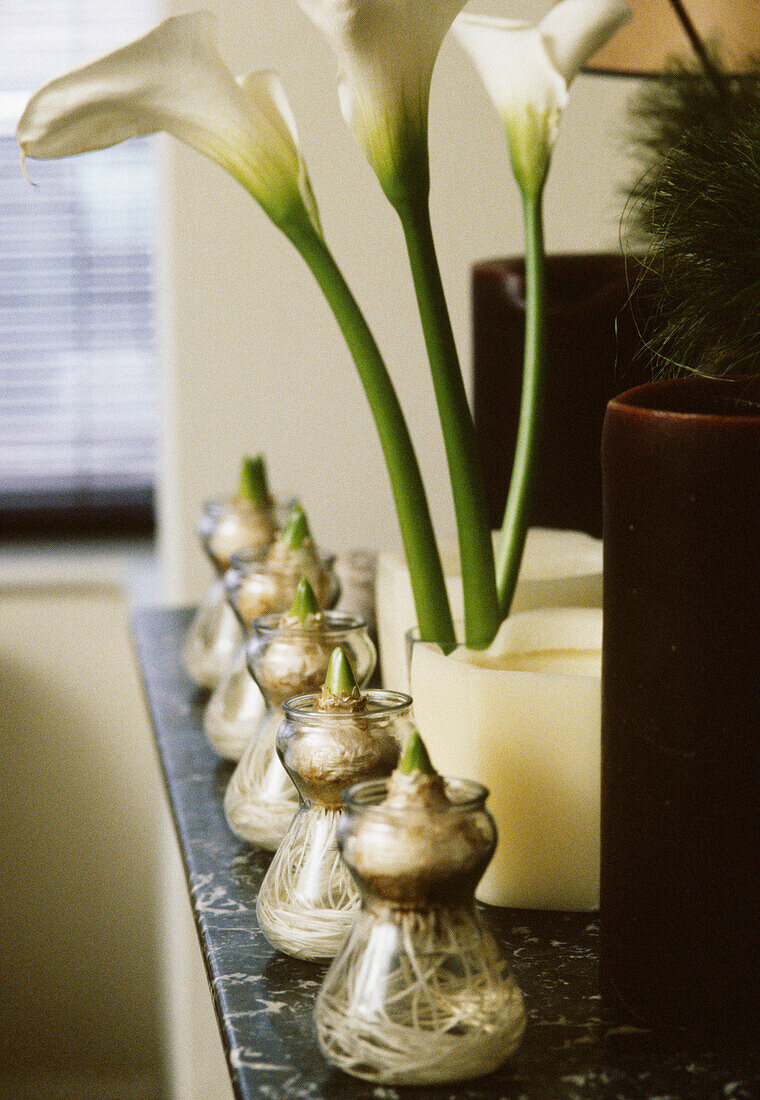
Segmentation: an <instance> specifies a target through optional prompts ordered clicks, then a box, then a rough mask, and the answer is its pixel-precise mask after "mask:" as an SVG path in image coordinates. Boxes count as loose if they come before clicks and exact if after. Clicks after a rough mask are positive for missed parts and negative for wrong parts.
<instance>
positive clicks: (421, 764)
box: [398, 730, 438, 775]
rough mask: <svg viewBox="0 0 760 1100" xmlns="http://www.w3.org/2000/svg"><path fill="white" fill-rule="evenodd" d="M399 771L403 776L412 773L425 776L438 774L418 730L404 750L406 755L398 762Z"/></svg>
mask: <svg viewBox="0 0 760 1100" xmlns="http://www.w3.org/2000/svg"><path fill="white" fill-rule="evenodd" d="M398 770H399V771H400V772H401V774H402V775H411V774H412V772H422V774H423V775H437V774H438V772H437V771H436V770H435V768H434V767H433V765H432V763H431V761H430V757H429V756H428V751H427V749H426V748H425V742H424V741H423V740H422V738H421V737H420V735H419V733H418V731H417V730H415V731H414V733H413V734H412V736H411V738H410V739H409V743H408V744H407V746H406V748H405V749H404V754H403V756H402V757H401V759H400V760H399V762H398Z"/></svg>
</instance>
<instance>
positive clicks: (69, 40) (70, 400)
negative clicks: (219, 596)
mask: <svg viewBox="0 0 760 1100" xmlns="http://www.w3.org/2000/svg"><path fill="white" fill-rule="evenodd" d="M155 21H156V14H155V10H154V3H153V0H150V2H148V0H130V2H129V3H126V2H124V0H111V2H110V3H108V4H103V3H102V0H97V2H96V0H6V2H4V3H3V4H0V41H2V42H3V44H4V50H3V71H2V72H1V73H0V494H2V497H3V500H5V501H6V502H7V501H8V500H16V499H20V498H23V497H24V495H25V494H35V493H50V492H53V493H56V494H59V495H60V494H61V493H63V494H64V495H65V494H66V493H67V492H71V493H73V494H76V495H77V497H78V499H79V498H81V493H82V491H91V492H92V493H93V494H94V495H97V493H98V491H100V490H108V491H110V490H112V489H114V488H119V487H123V488H125V489H134V488H137V489H145V488H148V487H150V485H151V484H152V482H153V478H154V452H155V438H156V432H157V422H156V354H155V339H154V312H153V286H152V270H153V256H152V253H153V239H154V221H155V212H154V167H153V159H152V148H151V143H150V141H149V140H145V139H140V140H137V141H132V142H128V143H126V144H124V145H121V146H116V147H115V148H113V149H109V150H105V151H102V152H98V153H95V154H87V155H86V156H81V157H73V158H68V159H62V160H57V161H50V162H47V161H28V162H27V169H28V172H29V175H30V177H31V179H32V180H33V181H34V184H35V186H33V187H32V186H30V185H29V184H28V183H27V182H26V181H25V180H24V178H23V176H22V174H21V169H20V159H19V150H18V145H17V143H16V140H15V136H14V129H15V123H16V121H17V118H18V111H19V109H20V108H19V104H20V105H21V107H23V103H24V101H25V97H26V96H27V95H28V94H29V93H31V92H32V91H33V90H34V89H35V88H36V87H37V86H39V85H41V84H43V83H44V82H45V81H47V80H49V79H50V78H51V77H53V76H56V75H58V74H59V73H61V72H63V71H65V70H66V69H69V68H72V67H74V66H75V65H78V64H82V63H83V62H85V61H87V60H89V59H90V58H92V57H94V56H96V55H98V54H100V53H103V52H105V51H107V50H110V49H113V48H115V47H117V46H119V45H121V44H123V43H124V42H126V41H128V40H129V39H131V38H135V37H137V36H138V35H140V34H142V33H144V32H145V31H146V30H148V29H149V28H150V26H151V25H152V24H153V23H154V22H155ZM3 500H0V505H2V503H3Z"/></svg>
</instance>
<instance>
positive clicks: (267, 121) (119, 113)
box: [17, 12, 303, 224]
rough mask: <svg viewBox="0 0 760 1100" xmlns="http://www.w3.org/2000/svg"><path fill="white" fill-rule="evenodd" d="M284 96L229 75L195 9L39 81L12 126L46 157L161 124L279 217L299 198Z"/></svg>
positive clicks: (29, 151)
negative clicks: (94, 58)
mask: <svg viewBox="0 0 760 1100" xmlns="http://www.w3.org/2000/svg"><path fill="white" fill-rule="evenodd" d="M283 102H284V94H283V92H282V89H281V88H280V86H279V83H278V82H276V81H275V80H274V78H273V76H272V75H271V74H266V75H265V76H264V77H262V79H261V80H258V79H257V78H246V79H245V80H243V81H241V82H240V83H239V82H238V81H236V79H235V77H234V76H233V75H232V73H231V72H230V71H229V69H228V68H227V66H226V65H225V64H224V62H223V61H222V59H221V57H220V56H219V53H218V51H217V48H216V20H215V19H214V17H213V16H212V15H210V14H209V13H207V12H194V13H192V14H190V15H183V16H177V17H175V18H173V19H167V20H165V21H164V22H163V23H161V24H159V26H158V27H156V28H154V30H152V31H151V32H150V33H148V34H147V35H145V36H144V37H143V38H140V39H138V40H137V41H135V42H131V43H129V44H128V45H126V46H124V47H122V48H121V49H119V50H116V51H115V52H114V53H111V54H108V55H107V56H105V57H102V58H100V59H99V60H97V61H94V62H92V63H91V64H89V65H85V66H84V67H83V68H81V69H76V70H74V71H73V72H71V73H68V74H66V75H65V76H62V77H59V78H58V79H56V80H53V81H51V82H50V83H49V84H47V85H45V87H43V88H41V89H40V90H39V91H38V92H37V93H36V94H35V95H34V96H32V98H31V99H30V101H29V103H28V104H27V107H26V110H25V111H24V114H23V115H22V117H21V120H20V122H19V124H18V131H17V133H18V140H19V144H20V145H21V149H22V152H23V153H24V155H29V156H32V157H39V158H50V157H64V156H71V155H73V154H76V153H83V152H87V151H89V150H92V149H103V148H105V147H107V146H110V145H115V144H117V143H118V142H121V141H126V140H128V139H129V138H132V137H136V136H138V135H142V134H151V133H156V132H157V131H159V130H164V131H166V132H167V133H169V134H172V135H173V136H174V137H176V138H178V139H179V140H180V141H184V142H186V143H187V144H188V145H191V146H193V148H195V149H197V150H199V151H200V152H202V153H204V154H205V155H206V156H209V157H211V158H212V159H213V160H215V161H217V163H219V164H221V165H222V167H223V168H225V169H226V170H227V171H228V172H230V173H231V175H233V176H234V177H235V178H236V179H237V180H239V181H240V183H242V184H243V186H244V187H246V188H247V189H248V190H249V191H250V192H251V193H252V194H253V195H254V197H255V198H256V199H257V200H258V201H259V202H260V203H261V205H262V206H263V207H264V209H265V210H266V211H267V213H268V214H269V215H270V217H272V218H273V220H275V221H276V222H278V224H279V223H280V222H281V221H282V219H283V217H287V215H288V211H289V210H291V208H292V207H293V205H294V204H296V205H301V207H302V202H301V193H300V190H299V185H300V181H301V177H302V175H303V166H302V162H301V158H300V155H299V151H298V147H297V144H296V139H295V136H294V132H293V127H292V126H291V120H290V119H289V117H288V116H289V108H287V109H286V110H283V106H282V104H283Z"/></svg>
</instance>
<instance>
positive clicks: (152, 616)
mask: <svg viewBox="0 0 760 1100" xmlns="http://www.w3.org/2000/svg"><path fill="white" fill-rule="evenodd" d="M190 615H191V613H190V611H189V610H186V609H181V610H166V609H149V610H145V611H140V612H138V613H137V614H136V615H135V618H134V622H133V629H134V638H135V643H136V648H137V653H138V659H139V662H140V666H141V670H142V676H143V682H144V686H145V693H146V697H147V700H148V705H149V709H150V712H151V716H152V720H153V725H154V729H155V734H156V741H157V744H158V751H159V756H160V759H161V764H162V767H163V773H164V778H165V782H166V789H167V792H168V796H169V801H170V803H171V809H172V814H173V817H174V821H175V825H176V830H177V837H178V840H179V846H180V849H181V852H182V858H183V861H184V865H185V870H186V874H187V880H188V887H189V891H190V897H191V900H192V906H193V912H194V915H195V920H196V923H197V927H198V934H199V937H200V942H201V947H202V951H203V956H204V959H205V962H206V967H207V970H208V976H209V982H210V984H211V989H212V992H213V996H214V1003H215V1006H216V1011H217V1015H218V1019H219V1027H220V1032H221V1036H222V1041H223V1044H224V1048H225V1051H226V1054H227V1058H228V1062H229V1067H230V1074H231V1078H232V1083H233V1087H234V1090H235V1093H236V1095H237V1096H238V1097H240V1098H241V1100H247V1098H252V1097H260V1098H266V1100H318V1098H325V1100H342V1098H346V1100H348V1098H351V1100H406V1098H407V1097H408V1098H410V1100H411V1098H414V1100H433V1098H436V1100H448V1098H452V1100H453V1098H456V1100H477V1098H489V1100H544V1098H547V1100H548V1098H551V1100H553V1098H559V1097H562V1098H567V1100H592V1098H594V1100H595V1098H605V1100H613V1098H621V1100H629V1098H630V1100H634V1098H635V1100H638V1098H642V1100H643V1098H647V1100H655V1098H657V1100H666V1098H676V1097H677V1098H684V1100H686V1098H697V1097H716V1098H717V1097H721V1098H725V1100H742V1098H746V1097H760V1042H758V1044H757V1049H753V1050H747V1049H746V1048H745V1049H738V1050H735V1051H729V1050H726V1049H718V1048H716V1049H706V1048H705V1046H704V1044H702V1045H700V1046H693V1045H690V1043H689V1042H688V1041H686V1040H684V1039H681V1038H679V1037H673V1036H665V1035H658V1034H655V1033H652V1032H648V1031H642V1030H638V1029H634V1028H630V1027H625V1026H618V1025H616V1024H615V1023H613V1022H609V1021H606V1020H605V1015H604V1009H603V1004H602V1001H601V999H600V996H599V993H598V988H597V941H598V927H599V926H598V918H597V916H596V915H594V914H590V915H589V914H586V915H583V914H580V915H579V914H563V913H543V912H531V911H522V910H520V911H518V910H507V909H494V908H488V910H487V913H488V917H489V919H490V920H491V923H492V926H493V929H494V931H495V932H496V933H497V935H498V936H499V938H500V940H501V942H502V943H503V945H504V947H505V950H506V953H507V955H508V957H511V960H512V966H513V969H514V972H515V975H516V977H517V980H518V982H519V984H520V987H521V988H522V991H523V994H524V996H525V1001H526V1006H527V1009H528V1014H529V1024H528V1030H527V1033H526V1036H525V1040H524V1042H523V1045H522V1047H521V1049H520V1051H519V1052H518V1054H517V1055H516V1057H515V1058H514V1059H513V1061H512V1062H511V1063H510V1064H508V1065H507V1066H505V1067H503V1068H502V1069H501V1070H499V1071H498V1072H497V1073H495V1074H493V1075H491V1076H489V1077H486V1078H482V1079H480V1080H479V1081H472V1082H468V1083H464V1084H461V1083H460V1084H457V1085H452V1086H444V1087H438V1088H430V1089H427V1088H417V1089H403V1088H389V1087H386V1086H384V1087H377V1086H374V1085H372V1084H369V1083H366V1082H362V1081H359V1080H357V1079H355V1078H351V1077H347V1076H346V1075H344V1074H343V1073H341V1072H339V1071H338V1070H334V1069H332V1068H331V1067H330V1066H329V1065H328V1064H327V1063H326V1062H325V1061H324V1059H323V1058H322V1055H321V1053H320V1051H319V1048H318V1046H317V1043H316V1039H315V1037H314V1032H313V1025H312V1015H311V1013H312V1005H313V1000H314V996H315V994H316V992H317V989H318V987H319V984H320V982H321V979H322V977H323V975H324V973H325V971H326V966H325V965H322V964H316V963H307V962H301V961H298V960H296V959H291V958H289V957H288V956H286V955H282V954H280V953H279V952H277V951H275V950H274V949H273V948H271V947H270V946H269V944H268V943H267V941H266V940H265V939H264V937H263V935H262V934H261V932H260V931H259V928H258V925H257V922H256V912H255V901H256V891H257V888H258V885H259V883H260V882H261V879H262V877H263V875H264V871H265V870H266V867H267V863H268V860H269V858H270V857H269V856H268V855H267V853H264V852H261V851H257V850H253V849H251V848H249V847H248V846H246V845H245V844H243V843H242V842H240V841H238V840H237V839H236V838H235V837H234V836H233V835H232V834H231V833H230V831H229V829H228V828H227V825H226V822H225V820H224V814H223V811H222V798H223V795H224V790H225V786H226V784H227V781H228V779H229V776H230V774H231V772H232V766H231V765H229V764H226V763H224V762H222V761H220V760H219V759H218V758H217V757H216V755H215V754H214V752H213V750H212V749H211V748H210V747H209V746H208V744H207V743H206V741H205V739H204V735H203V732H202V724H201V723H202V713H203V706H204V703H205V700H206V696H205V694H203V693H201V692H199V691H198V690H197V689H196V688H195V687H194V686H193V685H192V684H191V682H190V681H189V680H188V678H187V676H186V675H185V673H184V672H183V671H182V668H181V666H180V661H179V653H180V648H181V644H182V638H183V635H184V631H185V630H186V628H187V626H188V624H189V621H190ZM758 978H759V979H760V975H758Z"/></svg>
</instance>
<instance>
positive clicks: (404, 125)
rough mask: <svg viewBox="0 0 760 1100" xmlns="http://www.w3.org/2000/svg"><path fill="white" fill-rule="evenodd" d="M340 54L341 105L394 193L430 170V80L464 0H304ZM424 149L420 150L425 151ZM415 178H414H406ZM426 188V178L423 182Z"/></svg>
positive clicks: (303, 5)
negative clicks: (409, 175) (398, 184)
mask: <svg viewBox="0 0 760 1100" xmlns="http://www.w3.org/2000/svg"><path fill="white" fill-rule="evenodd" d="M299 4H300V6H301V8H302V9H303V11H304V12H305V13H306V15H308V17H309V18H310V19H311V20H312V22H313V23H314V24H315V26H317V27H318V28H319V30H320V31H322V33H323V34H324V35H325V37H326V38H327V40H328V42H329V43H330V46H331V47H332V49H333V51H334V53H335V55H336V57H337V59H338V66H339V72H338V92H339V97H340V105H341V110H342V112H343V116H344V118H345V119H346V122H347V123H348V125H349V126H350V127H351V129H352V130H353V132H354V135H355V136H356V138H357V140H358V142H359V144H360V145H361V147H362V149H363V150H364V152H365V154H366V156H367V159H368V160H369V162H370V164H371V165H372V167H373V168H374V170H375V172H376V174H377V177H378V179H379V180H380V183H381V185H382V187H383V189H384V190H385V192H386V194H388V197H389V198H390V199H391V201H393V195H394V184H395V179H396V177H397V175H398V174H399V173H404V172H405V169H406V168H407V167H411V170H412V172H413V173H414V172H417V173H418V174H419V173H420V169H421V167H422V166H424V170H425V172H426V171H427V123H428V101H429V97H430V82H431V80H432V76H433V67H434V65H435V62H436V58H437V57H438V53H439V51H440V48H441V44H442V42H443V40H444V38H445V37H446V34H447V33H448V30H449V28H450V27H451V24H452V22H453V21H454V18H455V16H456V15H457V13H458V12H459V11H461V9H462V7H463V6H464V4H465V0H299ZM420 154H421V156H420ZM410 182H414V181H413V180H412V181H410V180H407V185H409V183H410ZM421 182H422V183H423V184H424V186H425V187H427V184H428V180H427V178H426V177H425V178H424V180H422V181H421Z"/></svg>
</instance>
